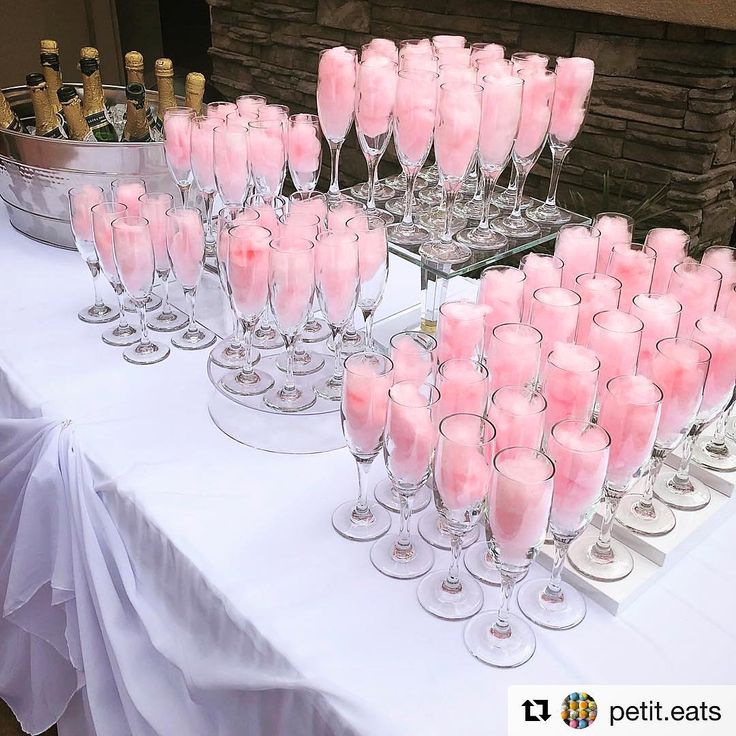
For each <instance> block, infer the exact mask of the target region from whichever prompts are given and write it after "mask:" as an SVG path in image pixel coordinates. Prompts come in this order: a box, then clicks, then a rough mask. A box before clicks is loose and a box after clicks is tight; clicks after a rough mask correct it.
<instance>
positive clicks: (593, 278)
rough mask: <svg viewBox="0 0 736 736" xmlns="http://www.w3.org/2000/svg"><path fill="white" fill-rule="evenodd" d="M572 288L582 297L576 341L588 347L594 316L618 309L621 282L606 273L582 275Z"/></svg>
mask: <svg viewBox="0 0 736 736" xmlns="http://www.w3.org/2000/svg"><path fill="white" fill-rule="evenodd" d="M572 288H573V291H575V292H577V293H578V294H579V295H580V312H579V314H578V331H577V333H576V334H575V340H576V341H577V342H578V344H579V345H587V344H588V335H589V334H590V327H591V325H592V324H593V317H594V315H596V314H598V312H605V311H607V310H609V309H618V305H619V300H620V298H621V282H620V281H619V280H618V279H617V278H615V277H614V276H608V275H607V274H605V273H581V274H580V276H578V277H577V278H576V279H575V286H574V287H572ZM632 313H633V312H632ZM637 316H639V315H637ZM640 318H641V317H640Z"/></svg>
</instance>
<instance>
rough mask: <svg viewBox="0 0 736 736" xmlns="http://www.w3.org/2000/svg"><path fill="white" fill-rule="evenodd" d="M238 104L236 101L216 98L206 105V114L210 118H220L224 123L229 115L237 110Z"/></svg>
mask: <svg viewBox="0 0 736 736" xmlns="http://www.w3.org/2000/svg"><path fill="white" fill-rule="evenodd" d="M237 111H238V106H237V105H236V104H235V103H234V102H227V101H225V100H215V101H214V102H208V103H207V105H206V106H205V115H206V116H207V117H208V118H214V119H215V120H220V121H222V122H223V123H224V122H225V118H227V116H228V115H230V114H232V113H234V112H237Z"/></svg>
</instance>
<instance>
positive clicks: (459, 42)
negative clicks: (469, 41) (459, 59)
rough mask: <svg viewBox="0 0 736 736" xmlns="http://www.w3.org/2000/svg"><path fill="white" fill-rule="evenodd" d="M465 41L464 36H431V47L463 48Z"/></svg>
mask: <svg viewBox="0 0 736 736" xmlns="http://www.w3.org/2000/svg"><path fill="white" fill-rule="evenodd" d="M465 43H466V39H465V36H448V35H442V34H440V35H439V36H432V45H433V46H434V47H435V49H445V48H452V47H455V48H462V47H463V46H465Z"/></svg>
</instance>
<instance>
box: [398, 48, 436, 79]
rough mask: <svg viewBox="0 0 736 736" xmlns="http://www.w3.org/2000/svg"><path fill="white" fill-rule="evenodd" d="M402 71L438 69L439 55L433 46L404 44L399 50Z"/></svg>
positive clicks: (434, 70) (430, 70)
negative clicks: (436, 54) (437, 55)
mask: <svg viewBox="0 0 736 736" xmlns="http://www.w3.org/2000/svg"><path fill="white" fill-rule="evenodd" d="M399 70H400V71H428V72H436V71H437V57H436V56H435V54H434V50H433V49H432V46H431V45H429V46H422V45H418V46H404V47H403V48H402V49H401V51H400V52H399Z"/></svg>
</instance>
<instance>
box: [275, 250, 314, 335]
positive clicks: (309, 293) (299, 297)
mask: <svg viewBox="0 0 736 736" xmlns="http://www.w3.org/2000/svg"><path fill="white" fill-rule="evenodd" d="M280 242H281V244H282V245H283V246H284V247H288V246H289V245H290V244H291V245H292V247H297V246H298V248H299V249H298V250H293V251H292V252H284V251H281V250H272V251H271V255H270V262H271V263H270V272H269V273H270V276H269V283H270V287H269V288H270V292H269V293H270V304H271V309H272V311H273V314H274V317H275V318H276V322H277V323H278V326H279V330H280V331H281V332H283V333H284V334H286V335H294V334H296V332H297V331H298V330H299V329H300V328H301V327H303V326H304V323H305V322H306V320H307V317H308V316H309V307H310V305H311V303H312V299H313V297H314V251H313V249H308V248H307V245H308V244H307V243H305V242H302V243H298V242H295V241H294V239H292V238H290V237H289V236H285V237H283V238H281V239H280Z"/></svg>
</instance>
